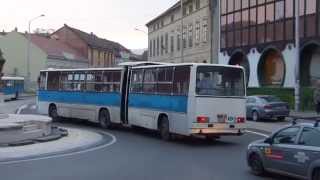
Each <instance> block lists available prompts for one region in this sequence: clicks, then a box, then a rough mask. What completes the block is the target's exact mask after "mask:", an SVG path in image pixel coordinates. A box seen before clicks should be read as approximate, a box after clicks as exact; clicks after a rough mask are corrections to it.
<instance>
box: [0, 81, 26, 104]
mask: <svg viewBox="0 0 320 180" xmlns="http://www.w3.org/2000/svg"><path fill="white" fill-rule="evenodd" d="M1 81H2V87H1V89H0V92H1V93H2V94H3V95H4V99H5V100H10V99H18V98H19V95H20V94H22V93H23V92H24V78H23V77H16V76H3V77H2V78H1Z"/></svg>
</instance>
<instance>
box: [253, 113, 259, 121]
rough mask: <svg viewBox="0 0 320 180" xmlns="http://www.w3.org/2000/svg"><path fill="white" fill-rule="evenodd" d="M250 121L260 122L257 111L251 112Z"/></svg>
mask: <svg viewBox="0 0 320 180" xmlns="http://www.w3.org/2000/svg"><path fill="white" fill-rule="evenodd" d="M252 120H253V121H256V122H257V121H259V120H260V117H259V113H258V112H257V111H253V112H252Z"/></svg>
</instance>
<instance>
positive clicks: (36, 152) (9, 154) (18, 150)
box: [0, 128, 111, 164]
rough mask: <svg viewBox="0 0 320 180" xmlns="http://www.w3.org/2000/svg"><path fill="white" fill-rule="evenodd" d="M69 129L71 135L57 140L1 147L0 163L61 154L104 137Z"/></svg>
mask: <svg viewBox="0 0 320 180" xmlns="http://www.w3.org/2000/svg"><path fill="white" fill-rule="evenodd" d="M67 129H68V132H69V135H68V136H66V137H63V138H61V139H59V140H56V141H51V142H45V143H39V144H31V145H25V146H17V147H0V164H1V162H6V161H13V160H19V159H28V158H32V157H39V156H43V155H48V154H59V153H62V152H67V151H72V150H74V149H78V148H85V147H89V146H95V145H96V144H99V142H101V141H102V140H103V139H104V137H103V135H101V134H100V133H96V132H93V131H88V130H82V129H74V128H67ZM110 141H111V140H110Z"/></svg>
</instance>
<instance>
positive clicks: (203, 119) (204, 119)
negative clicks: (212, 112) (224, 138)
mask: <svg viewBox="0 0 320 180" xmlns="http://www.w3.org/2000/svg"><path fill="white" fill-rule="evenodd" d="M208 122H209V117H207V116H198V117H197V123H208Z"/></svg>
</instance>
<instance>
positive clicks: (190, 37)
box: [188, 24, 193, 48]
mask: <svg viewBox="0 0 320 180" xmlns="http://www.w3.org/2000/svg"><path fill="white" fill-rule="evenodd" d="M188 36H189V38H188V39H189V48H192V46H193V25H192V24H189V33H188Z"/></svg>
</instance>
